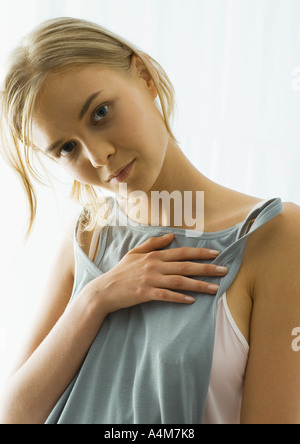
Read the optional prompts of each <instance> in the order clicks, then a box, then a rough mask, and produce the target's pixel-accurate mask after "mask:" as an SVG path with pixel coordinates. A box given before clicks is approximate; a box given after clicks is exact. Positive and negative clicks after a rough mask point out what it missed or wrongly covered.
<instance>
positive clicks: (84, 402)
mask: <svg viewBox="0 0 300 444" xmlns="http://www.w3.org/2000/svg"><path fill="white" fill-rule="evenodd" d="M109 200H110V202H111V204H112V205H113V206H114V210H113V216H112V217H113V218H114V219H109V220H108V224H107V225H106V226H105V227H104V228H103V229H102V231H101V234H100V247H99V251H98V254H97V257H96V260H95V262H92V261H91V260H90V259H89V258H88V256H87V255H86V254H85V253H84V252H83V250H82V249H81V248H80V246H79V244H78V241H77V236H76V233H77V227H76V230H75V241H74V252H75V260H76V270H75V281H74V288H73V294H72V297H71V300H70V303H72V301H73V300H74V298H76V295H78V293H79V292H80V291H81V290H82V289H83V288H84V287H85V286H86V285H87V284H88V282H90V281H91V280H93V279H95V278H97V277H99V276H100V275H102V274H103V273H106V272H107V271H109V270H110V269H112V268H113V267H114V266H115V265H117V264H118V263H119V262H120V260H121V259H122V258H123V257H124V256H125V254H126V253H127V252H129V251H130V250H132V249H133V248H135V247H137V246H139V245H141V244H142V243H144V242H145V241H146V240H147V239H148V238H150V237H155V236H162V235H163V234H167V233H170V232H172V233H175V239H174V241H173V242H172V243H171V244H170V245H168V247H167V248H166V249H169V248H178V247H182V246H187V247H199V248H209V249H213V250H218V251H221V254H220V255H219V256H218V258H217V259H216V260H214V261H211V263H213V264H218V265H219V264H220V265H224V266H227V267H228V270H229V271H228V274H227V275H226V276H225V277H222V278H219V277H204V278H202V277H200V276H199V277H195V279H198V280H205V281H206V282H211V283H214V284H218V285H220V288H219V291H218V293H217V295H216V296H212V295H208V294H202V293H201V294H196V293H193V292H187V291H185V292H184V294H188V295H191V296H194V297H196V302H195V303H194V304H193V305H188V306H187V305H185V304H176V303H170V302H160V301H151V302H148V303H144V304H140V305H137V306H134V307H130V308H127V309H123V310H119V311H118V312H116V313H112V314H110V315H108V316H107V318H106V319H105V321H104V322H103V324H102V326H101V328H100V330H99V333H98V335H97V337H96V338H95V340H94V342H93V344H92V345H91V347H90V349H89V352H88V354H87V356H86V358H85V360H84V362H83V363H82V366H81V368H80V370H79V371H78V373H77V375H76V377H75V378H74V379H73V381H72V382H71V384H70V385H69V387H68V388H67V389H66V391H65V392H64V394H63V395H62V397H61V398H60V400H59V401H58V403H57V405H56V406H55V408H54V409H53V411H52V413H51V414H50V416H49V418H48V420H47V422H46V423H47V424H201V423H202V421H203V416H204V412H205V405H206V399H207V393H208V388H209V381H210V374H211V368H212V358H213V351H214V338H215V327H216V306H217V302H218V300H219V298H220V297H221V296H222V295H223V294H224V293H225V292H226V290H227V289H228V288H229V287H230V285H231V284H232V282H233V280H234V279H235V277H236V275H237V273H238V271H239V269H240V266H241V262H242V259H243V255H244V251H245V247H246V243H247V240H248V238H249V236H250V235H251V233H253V232H254V231H255V230H257V229H258V228H260V227H261V226H262V225H264V224H266V223H267V222H268V221H270V220H271V219H273V218H274V217H275V216H277V215H278V214H280V213H281V212H282V211H283V205H282V201H281V199H279V198H278V199H272V200H268V201H263V202H261V203H259V204H258V205H257V206H255V207H254V209H253V210H252V211H251V212H250V213H249V215H248V217H247V218H246V220H245V221H244V222H242V223H239V224H237V225H236V226H234V227H232V228H229V229H227V230H223V231H219V232H215V233H197V232H193V235H192V236H191V235H190V233H187V230H184V229H180V228H172V227H158V226H155V227H154V226H149V225H140V224H134V225H133V224H130V223H128V220H127V216H126V215H125V214H124V213H123V212H122V211H121V210H120V208H119V206H118V204H117V202H116V200H115V199H113V198H109ZM116 215H117V218H118V220H119V221H120V222H121V223H120V224H116V223H112V221H113V220H114V222H115V220H116V219H115V217H116ZM253 219H255V222H254V223H253V224H252V226H251V228H250V230H249V226H250V222H251V221H252V220H253ZM77 225H78V224H77ZM195 262H197V261H195ZM198 262H201V263H204V262H206V263H209V261H198Z"/></svg>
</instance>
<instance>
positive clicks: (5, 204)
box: [0, 0, 300, 388]
mask: <svg viewBox="0 0 300 444" xmlns="http://www.w3.org/2000/svg"><path fill="white" fill-rule="evenodd" d="M58 16H72V17H78V18H85V19H89V20H92V21H95V22H97V23H99V24H101V25H102V26H104V27H107V28H109V29H111V30H112V31H114V32H116V33H117V34H119V35H121V36H123V37H125V38H126V39H128V40H131V41H132V42H133V43H135V44H136V45H137V46H138V47H139V48H140V49H142V50H144V51H145V52H148V53H149V54H150V55H151V56H152V57H154V58H155V59H157V61H158V62H160V63H161V64H162V66H163V67H164V68H165V69H166V71H167V73H168V74H169V76H170V78H171V80H172V82H173V84H174V86H175V89H176V93H177V109H178V112H177V116H176V119H175V123H174V132H175V135H176V136H177V138H178V140H179V141H180V146H181V148H182V150H183V151H184V152H185V153H186V155H187V156H188V157H189V159H190V160H191V161H192V162H193V163H194V164H195V166H196V167H197V168H198V169H199V170H200V171H201V172H202V173H204V174H205V175H206V176H208V177H209V178H211V179H212V180H214V181H216V182H218V183H220V184H222V185H224V186H227V187H229V188H232V189H235V190H238V191H240V192H243V193H247V194H251V195H254V196H257V197H260V198H264V199H267V198H272V197H281V198H282V199H283V200H284V201H293V202H295V203H297V204H299V205H300V187H299V185H300V179H299V173H300V171H299V164H300V141H299V133H300V130H299V118H300V27H299V17H300V1H299V0H126V1H125V0H0V75H2V74H3V70H4V62H5V60H6V57H7V55H8V53H9V52H10V50H11V49H13V48H14V46H15V45H16V44H17V43H18V41H19V40H20V39H21V37H22V36H23V35H25V34H26V33H27V32H29V31H30V30H31V29H32V27H34V26H36V25H37V24H39V23H40V22H41V21H43V20H45V19H48V18H51V17H58ZM55 174H58V173H57V171H55ZM59 177H60V180H61V181H63V182H66V183H68V182H70V181H69V178H68V177H66V176H64V174H62V173H59ZM55 189H56V199H55V198H54V195H53V192H52V191H51V189H48V188H39V189H38V195H39V212H38V218H37V222H36V228H35V231H34V234H33V235H32V237H31V239H30V241H29V242H28V243H27V244H26V245H24V244H23V243H22V237H23V234H24V228H25V221H26V202H25V200H24V196H23V194H22V189H21V187H20V185H19V183H18V182H17V181H16V177H15V176H14V174H13V173H12V172H11V171H10V169H9V167H7V166H6V165H5V164H3V161H2V160H0V208H1V216H2V217H1V218H0V235H1V248H0V273H1V286H0V388H1V386H2V385H3V383H4V380H5V377H6V375H7V372H8V370H9V368H10V366H11V364H12V362H13V359H14V357H15V355H16V353H17V350H18V349H19V348H20V347H21V343H22V340H23V338H24V336H25V334H26V331H27V330H28V327H29V325H30V323H31V320H32V317H33V315H34V313H35V312H36V310H37V306H38V304H39V301H40V300H41V296H42V293H43V288H44V286H45V282H46V279H47V276H48V273H49V268H50V266H51V263H52V262H53V260H54V257H55V254H56V251H57V248H58V246H59V243H60V241H61V238H62V236H63V234H64V230H65V229H66V227H67V225H68V223H69V221H70V220H71V219H72V218H73V217H74V214H76V213H77V212H78V208H77V207H75V206H74V205H73V204H72V203H71V202H70V201H69V199H68V194H69V186H68V185H63V184H61V183H57V184H56V185H55ZM58 210H59V211H58ZM299 317H300V315H299ZM299 322H300V320H299Z"/></svg>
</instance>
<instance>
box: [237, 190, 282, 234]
mask: <svg viewBox="0 0 300 444" xmlns="http://www.w3.org/2000/svg"><path fill="white" fill-rule="evenodd" d="M282 211H283V205H282V201H281V199H280V198H276V199H271V200H264V201H263V202H259V203H258V204H257V205H255V207H254V208H253V209H252V210H251V211H250V213H249V214H248V216H247V218H246V219H245V221H244V222H243V223H242V225H241V227H240V229H239V230H238V233H237V239H241V238H243V237H244V236H249V235H250V234H251V233H253V232H254V231H256V230H257V229H258V228H260V227H261V226H263V225H264V224H265V223H267V222H269V221H270V220H271V219H273V218H274V217H275V216H278V215H279V214H280V213H282ZM253 219H255V221H254V223H253V225H252V226H251V228H250V230H249V225H250V223H251V222H252V221H253Z"/></svg>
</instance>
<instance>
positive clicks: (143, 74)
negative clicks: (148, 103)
mask: <svg viewBox="0 0 300 444" xmlns="http://www.w3.org/2000/svg"><path fill="white" fill-rule="evenodd" d="M142 56H143V58H145V59H146V62H147V65H148V66H149V68H148V67H147V66H146V65H145V63H144V62H143V61H142V60H141V58H140V57H138V56H137V55H136V54H134V55H133V56H132V59H131V66H132V69H133V72H134V73H135V75H136V76H137V77H138V78H140V79H142V80H143V81H144V82H145V83H146V86H147V89H148V91H149V92H150V93H151V95H152V97H153V98H154V99H156V97H157V96H158V92H157V89H156V86H155V83H154V81H153V77H154V78H155V80H156V81H157V83H159V77H158V74H157V72H156V69H155V68H154V66H153V64H152V62H151V59H150V57H149V56H147V54H144V53H142ZM150 70H151V71H150ZM150 72H151V74H150Z"/></svg>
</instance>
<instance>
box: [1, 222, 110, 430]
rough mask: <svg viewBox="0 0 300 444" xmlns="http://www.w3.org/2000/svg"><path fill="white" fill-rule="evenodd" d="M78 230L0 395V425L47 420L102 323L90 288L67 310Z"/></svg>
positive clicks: (63, 248)
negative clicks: (94, 307) (95, 309)
mask: <svg viewBox="0 0 300 444" xmlns="http://www.w3.org/2000/svg"><path fill="white" fill-rule="evenodd" d="M73 229H74V224H72V227H71V230H70V233H69V235H67V236H66V239H65V240H64V241H63V244H62V246H61V248H60V251H59V253H58V257H57V259H56V261H55V265H54V266H53V269H52V272H51V273H50V276H49V282H48V285H47V287H46V288H47V290H46V294H45V297H44V298H43V303H42V309H41V310H40V312H39V316H38V320H37V321H36V323H35V325H34V326H33V332H32V333H31V334H30V335H29V340H28V341H27V345H26V346H25V347H24V354H23V356H22V357H21V358H20V359H19V362H18V364H17V365H16V367H15V369H14V371H13V372H12V374H11V376H10V378H9V379H8V381H7V384H6V387H5V390H4V393H3V394H2V395H1V399H0V423H17V424H24V423H43V422H45V420H46V419H47V417H48V415H49V413H50V412H51V410H52V409H53V407H54V406H55V404H56V402H57V400H58V399H59V397H60V396H61V395H62V393H63V392H64V390H65V389H66V387H67V386H68V384H69V383H70V382H71V380H72V379H73V377H74V376H75V375H76V373H77V371H78V369H79V367H80V365H81V363H82V361H83V359H84V357H85V355H86V353H87V351H88V349H89V347H90V345H91V343H92V341H93V339H94V338H95V336H96V334H97V332H98V330H99V328H100V326H101V324H102V322H103V318H104V316H103V317H101V314H100V313H99V312H97V314H96V312H95V311H94V310H93V309H92V308H91V307H92V305H93V302H92V296H93V293H92V292H91V291H88V290H89V288H88V287H87V288H86V291H82V292H81V293H80V295H79V296H78V298H76V300H75V301H74V303H72V304H70V306H69V307H68V308H67V309H66V307H67V305H68V302H69V299H70V296H71V293H72V288H73V281H74V256H73V242H72V241H71V240H70V239H73ZM50 332H51V333H50Z"/></svg>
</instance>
